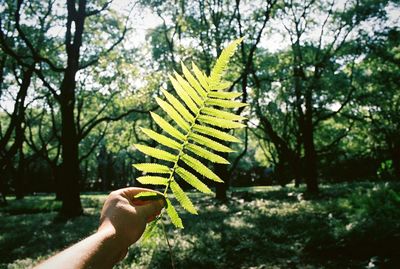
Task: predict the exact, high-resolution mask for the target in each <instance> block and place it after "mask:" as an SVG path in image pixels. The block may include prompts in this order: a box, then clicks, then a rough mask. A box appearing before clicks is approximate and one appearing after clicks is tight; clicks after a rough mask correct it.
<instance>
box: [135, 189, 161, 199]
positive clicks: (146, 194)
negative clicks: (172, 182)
mask: <svg viewBox="0 0 400 269" xmlns="http://www.w3.org/2000/svg"><path fill="white" fill-rule="evenodd" d="M133 199H137V200H141V201H150V200H161V199H162V200H164V201H165V197H164V196H163V195H162V194H160V193H158V192H154V191H142V192H139V193H138V194H136V195H135V196H133Z"/></svg>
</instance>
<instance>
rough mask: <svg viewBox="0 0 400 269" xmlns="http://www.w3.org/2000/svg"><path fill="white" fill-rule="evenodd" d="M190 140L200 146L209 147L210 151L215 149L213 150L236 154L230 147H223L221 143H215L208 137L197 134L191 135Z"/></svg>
mask: <svg viewBox="0 0 400 269" xmlns="http://www.w3.org/2000/svg"><path fill="white" fill-rule="evenodd" d="M189 138H190V139H191V140H193V141H194V142H196V143H198V144H200V145H203V146H206V147H208V148H210V149H213V150H216V151H220V152H234V150H233V149H231V148H229V147H227V146H225V145H223V144H221V143H218V142H216V141H214V140H212V139H210V138H208V137H205V136H202V135H199V134H196V133H191V134H190V136H189Z"/></svg>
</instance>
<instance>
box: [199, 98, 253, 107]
mask: <svg viewBox="0 0 400 269" xmlns="http://www.w3.org/2000/svg"><path fill="white" fill-rule="evenodd" d="M207 105H212V106H219V107H222V108H239V107H244V106H247V104H246V103H241V102H236V101H231V100H222V99H215V98H208V99H207Z"/></svg>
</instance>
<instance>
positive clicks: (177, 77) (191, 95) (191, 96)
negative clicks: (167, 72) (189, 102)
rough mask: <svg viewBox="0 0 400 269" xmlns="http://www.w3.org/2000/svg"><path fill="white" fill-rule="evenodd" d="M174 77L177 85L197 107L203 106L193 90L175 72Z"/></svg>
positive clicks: (201, 100)
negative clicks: (179, 85)
mask: <svg viewBox="0 0 400 269" xmlns="http://www.w3.org/2000/svg"><path fill="white" fill-rule="evenodd" d="M175 77H176V79H177V80H178V82H179V84H181V86H182V88H183V89H184V90H185V91H186V92H187V93H188V94H189V96H190V98H192V99H193V101H194V102H195V103H196V104H197V105H198V106H202V105H203V103H204V102H203V99H202V98H201V97H200V96H199V95H198V94H197V92H196V91H195V89H193V88H192V86H190V84H189V82H187V81H186V80H185V79H184V78H183V77H182V76H181V75H179V74H178V73H176V72H175Z"/></svg>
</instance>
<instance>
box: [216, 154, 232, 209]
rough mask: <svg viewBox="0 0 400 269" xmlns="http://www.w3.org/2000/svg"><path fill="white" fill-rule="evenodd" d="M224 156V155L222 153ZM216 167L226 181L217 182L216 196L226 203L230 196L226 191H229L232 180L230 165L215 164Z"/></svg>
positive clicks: (219, 174) (218, 173)
mask: <svg viewBox="0 0 400 269" xmlns="http://www.w3.org/2000/svg"><path fill="white" fill-rule="evenodd" d="M225 155H227V154H225ZM222 157H224V156H223V155H222ZM225 157H226V156H225ZM214 168H215V172H216V173H217V175H218V176H219V177H220V178H221V179H222V180H223V181H224V182H223V183H217V185H216V187H215V198H216V199H217V200H218V201H220V202H223V203H226V202H227V201H228V196H227V194H226V193H227V191H228V188H229V181H230V178H229V171H228V166H227V165H226V164H215V166H214Z"/></svg>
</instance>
